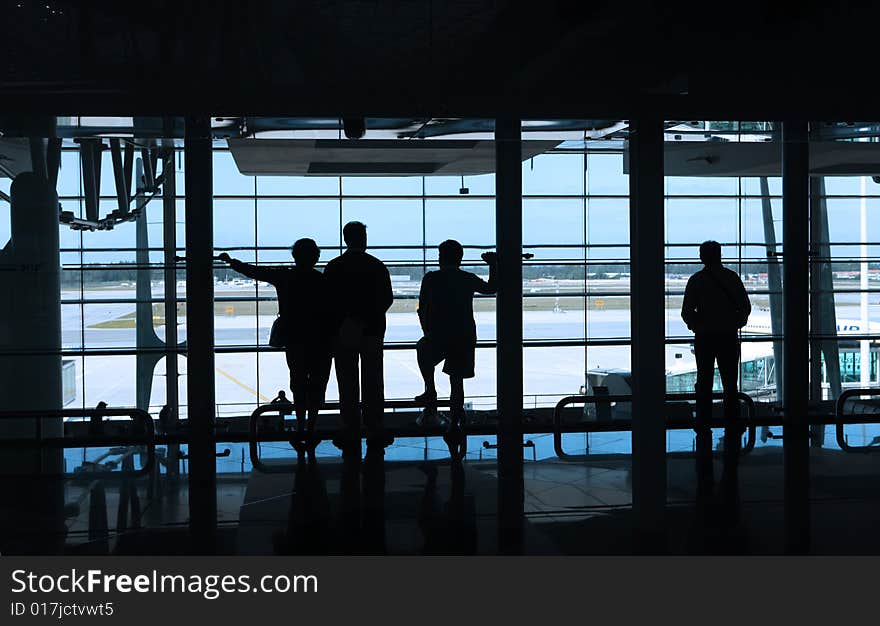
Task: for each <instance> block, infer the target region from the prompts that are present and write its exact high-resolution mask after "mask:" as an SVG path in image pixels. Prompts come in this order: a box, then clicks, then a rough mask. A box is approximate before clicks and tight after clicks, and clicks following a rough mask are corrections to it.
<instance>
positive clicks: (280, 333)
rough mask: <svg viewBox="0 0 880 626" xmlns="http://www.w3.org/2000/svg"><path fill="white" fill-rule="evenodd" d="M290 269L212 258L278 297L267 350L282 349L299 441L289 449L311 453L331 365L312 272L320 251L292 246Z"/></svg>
mask: <svg viewBox="0 0 880 626" xmlns="http://www.w3.org/2000/svg"><path fill="white" fill-rule="evenodd" d="M291 255H292V256H293V259H294V261H295V263H296V265H295V266H294V267H285V266H275V267H266V266H262V267H261V266H257V265H251V264H249V263H244V262H242V261H239V260H238V259H233V258H231V257H230V256H229V255H228V254H226V253H225V252H224V253H223V254H221V255H220V256H219V257H218V258H219V259H220V260H221V261H224V262H226V263H229V265H230V267H231V268H232V269H234V270H235V271H237V272H239V273H241V274H244V275H245V276H247V277H249V278H253V279H255V280H261V281H265V282H268V283H270V284H271V285H272V286H274V287H275V291H276V292H277V294H278V317H277V318H276V319H275V321H274V323H273V324H272V330H271V332H270V335H269V345H270V346H273V347H276V348H281V347H283V348H284V351H285V355H286V357H287V367H288V368H289V369H290V391H291V393H292V395H293V408H294V412H295V413H296V418H297V423H298V426H299V428H298V429H297V430H298V431H299V436H300V439H299V440H298V441H297V442H295V444H294V445H295V446H296V447H297V448H298V449H299V448H300V447H303V446H304V447H306V448H309V449H314V447H315V446H316V445H317V443H318V439H317V437H316V436H315V424H316V422H317V420H318V414H319V412H320V409H321V406H322V405H323V404H324V397H325V393H326V391H327V382H328V381H329V379H330V363H331V345H330V344H331V342H330V332H331V326H332V325H331V324H330V323H329V322H328V318H329V317H330V311H329V304H328V303H329V294H328V293H327V288H326V280H325V278H324V275H323V274H322V273H321V272H319V271H318V270H317V269H315V264H317V262H318V259H319V258H320V255H321V250H320V248H318V245H317V244H316V243H315V242H314V240H312V239H308V238H304V239H299V240H297V242H296V243H294V244H293V247H292V248H291Z"/></svg>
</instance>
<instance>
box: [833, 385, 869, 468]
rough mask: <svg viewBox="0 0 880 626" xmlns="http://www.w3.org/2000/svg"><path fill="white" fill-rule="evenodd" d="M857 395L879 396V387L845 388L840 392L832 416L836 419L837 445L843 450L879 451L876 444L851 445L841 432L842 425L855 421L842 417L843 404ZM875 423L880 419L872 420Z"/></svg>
mask: <svg viewBox="0 0 880 626" xmlns="http://www.w3.org/2000/svg"><path fill="white" fill-rule="evenodd" d="M858 396H880V389H878V388H876V387H875V388H871V389H847V390H846V391H844V392H843V393H841V394H840V396H838V398H837V402H836V403H835V405H834V417H835V419H836V424H835V427H836V434H837V445H838V446H840V449H841V450H843V451H844V452H877V451H880V447H878V446H851V445H849V443H847V441H846V436H845V435H844V432H843V427H844V426H845V425H846V424H853V423H856V422H852V421H847V420H845V419H844V415H843V406H844V404H846V401H847V400H849V399H850V398H853V397H858ZM873 421H874V422H875V423H876V422H877V421H880V420H873Z"/></svg>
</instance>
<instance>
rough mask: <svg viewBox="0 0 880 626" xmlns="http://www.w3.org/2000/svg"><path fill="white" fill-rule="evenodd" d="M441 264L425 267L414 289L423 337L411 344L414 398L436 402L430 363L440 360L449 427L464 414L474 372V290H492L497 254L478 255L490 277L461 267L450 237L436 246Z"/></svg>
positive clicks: (459, 248) (457, 247)
mask: <svg viewBox="0 0 880 626" xmlns="http://www.w3.org/2000/svg"><path fill="white" fill-rule="evenodd" d="M438 250H439V260H440V269H439V270H436V271H433V272H428V273H427V274H425V277H424V278H423V279H422V286H421V290H420V291H419V308H418V314H419V322H420V323H421V326H422V332H423V333H424V336H423V337H422V338H421V339H420V340H419V341H418V343H417V344H416V354H417V358H418V362H419V371H420V372H421V374H422V378H423V379H424V382H425V391H424V393H422V394H420V395H419V396H417V397H416V398H415V400H416V401H417V402H423V403H425V404H428V405H433V404H434V403H436V401H437V388H436V386H435V385H434V368H435V367H436V366H437V365H438V364H439V363H440V362H441V361H443V362H444V363H443V373H444V374H447V375H448V376H449V383H450V398H449V401H450V414H451V423H450V428H457V427H459V426H460V425H461V420H462V417H463V416H464V379H466V378H473V377H474V356H475V352H476V347H477V325H476V323H475V322H474V305H473V299H474V294H476V293H481V294H494V293H495V292H496V291H497V287H496V274H497V269H498V263H497V256H496V254H495V253H494V252H486V253H484V254H483V255H482V259H483V261H485V262H486V263H487V264H488V265H489V280H488V281H486V280H483V279H482V278H480V277H479V276H477V275H476V274H473V273H471V272H466V271H464V270H462V269H461V260H462V257H463V256H464V249H463V248H462V246H461V244H460V243H459V242H457V241H455V240H454V239H448V240H446V241H444V242H443V243H441V244H440V246H439V249H438Z"/></svg>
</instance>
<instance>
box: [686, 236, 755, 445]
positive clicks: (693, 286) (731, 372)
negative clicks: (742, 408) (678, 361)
mask: <svg viewBox="0 0 880 626" xmlns="http://www.w3.org/2000/svg"><path fill="white" fill-rule="evenodd" d="M700 260H701V261H702V262H703V263H704V265H705V267H703V269H702V270H700V271H699V272H697V273H696V274H694V275H693V276H691V277H690V279H689V280H688V283H687V287H686V288H685V293H684V301H683V302H682V305H681V317H682V319H683V320H684V322H685V324H687V327H688V328H689V329H690V330H692V331H693V332H694V357H695V358H696V361H697V384H696V393H697V425H696V430H697V431H698V432H699V431H700V430H705V429H708V428H709V420H710V419H711V417H712V385H713V380H714V376H715V362H716V361H717V362H718V372H719V373H720V375H721V385H722V387H723V389H724V418H725V421H726V422H727V424H728V425H729V426H731V427H733V426H734V424H736V427H737V428H739V429H740V432H741V429H742V426H741V425H740V424H739V422H740V419H739V400H738V399H737V386H736V382H737V369H738V364H739V337H738V335H737V331H738V330H739V329H740V328H742V327H743V326H745V325H746V322H747V321H748V318H749V313H751V310H752V305H751V303H750V302H749V295H748V293H746V289H745V287H744V286H743V283H742V280H740V277H739V275H738V274H737V273H736V272H734V271H732V270H729V269H727V268H726V267H724V266H723V265H722V264H721V244H719V243H718V242H717V241H705V242H703V243H702V244H701V245H700Z"/></svg>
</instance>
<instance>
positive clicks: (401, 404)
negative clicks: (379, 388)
mask: <svg viewBox="0 0 880 626" xmlns="http://www.w3.org/2000/svg"><path fill="white" fill-rule="evenodd" d="M431 405H432V406H434V407H449V405H450V402H449V400H448V399H438V400H436V401H435V402H432V403H431ZM384 406H385V408H386V409H416V408H424V407H426V406H428V405H427V403H425V402H416V401H415V400H386V401H385V405H384ZM339 408H340V406H339V403H338V402H325V403H324V404H322V405H321V409H330V410H333V409H336V410H338V409H339ZM276 412H277V413H280V414H281V415H290V414H292V413H293V412H294V409H293V404H292V403H291V402H290V401H288V400H286V399H285V400H284V401H275V402H269V403H268V404H261V405H260V406H258V407H257V408H256V409H254V411H253V412H252V413H251V416H250V418H249V419H248V444H249V445H248V447H249V449H250V455H251V465H252V466H253V467H254V469H256V470H258V471H260V472H264V473H273V472H274V473H280V472H287V471H290V469H289V466H284V465H279V466H277V467H275V466H272V467H270V466H267V465H265V464H264V463H263V462H262V461H261V460H260V451H259V445H258V444H259V442H260V441H262V439H261V438H258V437H257V423H258V419H259V417H260V416H261V415H264V414H266V413H276ZM286 440H287V438H284V437H280V438H278V439H274V441H286Z"/></svg>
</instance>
